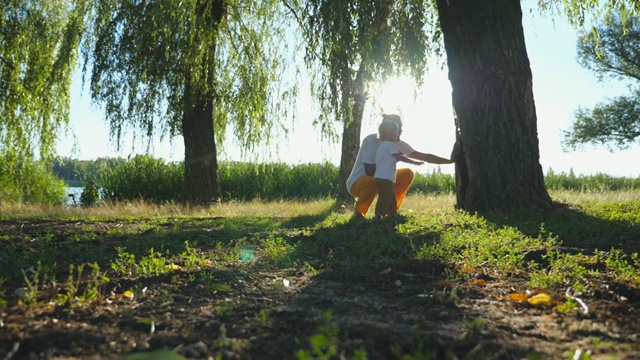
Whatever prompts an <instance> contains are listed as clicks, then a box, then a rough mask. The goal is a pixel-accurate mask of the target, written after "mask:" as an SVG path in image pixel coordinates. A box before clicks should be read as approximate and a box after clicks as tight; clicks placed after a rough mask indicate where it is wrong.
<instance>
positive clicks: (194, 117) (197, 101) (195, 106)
mask: <svg viewBox="0 0 640 360" xmlns="http://www.w3.org/2000/svg"><path fill="white" fill-rule="evenodd" d="M199 90H200V87H192V86H191V84H190V81H189V80H187V84H186V86H185V94H189V95H190V96H191V99H192V101H187V104H191V105H187V108H186V109H185V111H184V114H183V119H182V135H183V137H184V184H185V187H184V189H185V196H184V197H185V198H184V200H185V203H187V204H189V205H194V206H207V205H211V204H213V203H217V202H219V201H220V200H221V196H220V194H221V191H220V184H219V182H218V160H217V152H216V141H215V134H214V129H213V97H212V96H211V93H210V92H208V93H199V92H201V91H199Z"/></svg>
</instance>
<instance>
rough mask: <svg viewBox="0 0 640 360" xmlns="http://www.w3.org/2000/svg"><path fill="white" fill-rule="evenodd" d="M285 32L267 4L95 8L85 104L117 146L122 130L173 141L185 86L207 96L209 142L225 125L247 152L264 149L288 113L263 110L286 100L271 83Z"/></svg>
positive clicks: (106, 0) (219, 1)
mask: <svg viewBox="0 0 640 360" xmlns="http://www.w3.org/2000/svg"><path fill="white" fill-rule="evenodd" d="M216 13H218V14H216ZM216 16H220V19H216V18H215V17H216ZM286 32H287V21H286V18H285V15H284V13H283V12H282V7H281V6H280V5H279V3H278V2H276V1H261V2H256V3H251V4H249V3H245V2H243V1H235V0H185V1H173V0H152V1H143V2H140V1H134V0H118V1H115V0H98V1H96V16H95V19H94V22H93V29H92V33H91V38H92V40H91V41H90V43H91V44H93V47H92V48H86V49H85V52H84V54H85V61H86V62H87V64H88V65H89V67H90V71H91V88H90V89H91V95H92V98H93V99H94V100H95V101H96V102H97V103H98V104H100V105H102V106H104V109H105V113H106V118H107V119H108V121H109V123H110V128H111V134H112V136H113V138H114V139H116V140H118V142H119V140H120V138H121V136H122V134H123V131H127V130H133V131H134V133H136V134H140V135H143V136H147V137H151V136H154V135H160V136H164V135H169V136H171V137H173V136H176V135H180V134H181V131H182V129H181V125H182V121H183V113H184V110H185V106H186V105H187V103H186V102H187V101H188V100H189V99H188V97H187V96H186V93H185V90H186V89H185V83H186V82H187V81H188V82H189V83H190V85H189V86H190V87H191V88H200V89H202V91H212V92H213V93H214V96H213V101H214V102H215V104H214V107H213V108H214V111H215V114H214V121H215V126H214V127H215V136H216V138H217V139H219V140H220V141H223V140H224V139H225V137H226V136H227V128H228V126H232V127H233V130H234V131H233V133H234V134H235V136H236V139H237V140H238V142H239V145H240V146H242V147H244V148H250V147H252V146H253V145H255V144H257V143H260V142H268V141H269V139H270V136H269V132H270V131H271V129H272V128H273V125H274V124H278V121H279V120H280V119H281V118H282V117H284V116H283V115H285V116H286V114H283V113H284V112H285V110H286V109H288V107H286V106H278V104H282V103H278V104H275V106H270V105H272V104H274V103H276V102H277V101H275V102H274V100H284V102H286V101H290V100H291V99H293V97H294V96H295V91H293V92H291V91H290V92H286V91H284V89H287V88H286V86H285V84H281V83H280V80H282V78H281V75H282V73H283V71H284V70H285V68H287V65H289V64H288V63H287V61H286V59H287V56H285V55H284V53H285V52H286V51H288V48H287V47H288V42H287V40H288V39H289V37H290V35H287V34H286ZM291 89H294V90H295V88H294V87H291V88H289V90H291ZM281 96H282V97H281Z"/></svg>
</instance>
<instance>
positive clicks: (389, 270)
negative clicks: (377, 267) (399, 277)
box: [380, 267, 391, 275]
mask: <svg viewBox="0 0 640 360" xmlns="http://www.w3.org/2000/svg"><path fill="white" fill-rule="evenodd" d="M390 272H391V268H390V267H388V268H386V269H384V270H382V271H380V275H387V274H388V273H390Z"/></svg>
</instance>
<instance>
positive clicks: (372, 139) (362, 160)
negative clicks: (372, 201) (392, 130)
mask: <svg viewBox="0 0 640 360" xmlns="http://www.w3.org/2000/svg"><path fill="white" fill-rule="evenodd" d="M380 142H381V141H380V140H379V139H378V134H369V135H367V136H365V138H364V139H362V144H361V145H360V150H358V155H357V156H356V162H355V163H354V164H353V169H351V174H350V175H349V178H348V179H347V191H349V194H351V187H352V186H353V183H355V182H356V180H358V178H360V177H361V176H365V175H366V173H365V171H364V164H375V163H376V151H377V150H378V146H380ZM396 146H397V147H398V150H400V152H401V153H403V154H404V155H409V154H411V153H412V152H414V151H415V150H413V148H412V147H411V145H409V144H407V143H406V142H404V141H402V140H399V141H398V142H397V143H396ZM351 195H353V194H351Z"/></svg>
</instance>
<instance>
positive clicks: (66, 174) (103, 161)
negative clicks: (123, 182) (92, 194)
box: [52, 156, 127, 187]
mask: <svg viewBox="0 0 640 360" xmlns="http://www.w3.org/2000/svg"><path fill="white" fill-rule="evenodd" d="M126 161H127V159H124V158H120V157H118V158H112V157H100V158H97V159H95V160H79V159H72V158H69V157H61V156H57V157H55V158H54V159H53V166H52V172H53V174H54V175H55V176H56V177H58V178H59V179H61V180H63V181H64V182H65V183H67V185H69V186H77V187H81V186H83V185H84V183H85V182H87V181H90V180H95V179H97V178H98V174H99V173H100V171H101V170H105V169H114V168H115V167H116V166H117V165H118V164H119V163H122V162H126Z"/></svg>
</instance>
